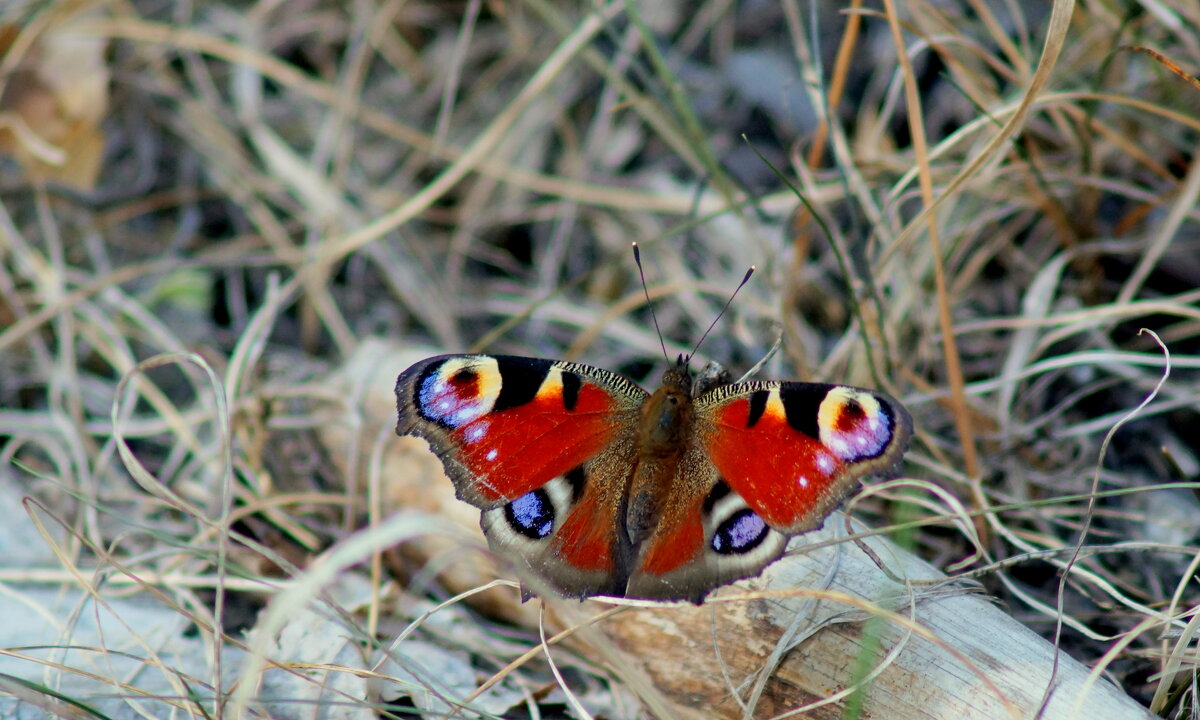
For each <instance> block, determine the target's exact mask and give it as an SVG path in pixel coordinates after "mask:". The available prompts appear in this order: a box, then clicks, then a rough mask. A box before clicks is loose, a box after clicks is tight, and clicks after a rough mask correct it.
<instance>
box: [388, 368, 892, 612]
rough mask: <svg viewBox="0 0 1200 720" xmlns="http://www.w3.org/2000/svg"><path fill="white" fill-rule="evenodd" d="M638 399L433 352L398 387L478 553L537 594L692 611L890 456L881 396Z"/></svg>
mask: <svg viewBox="0 0 1200 720" xmlns="http://www.w3.org/2000/svg"><path fill="white" fill-rule="evenodd" d="M692 384H693V383H692V377H691V375H690V373H689V371H688V369H687V365H686V363H685V362H684V361H683V359H682V358H681V359H680V362H679V363H678V364H677V365H676V366H675V367H673V368H671V369H670V370H668V371H667V373H666V374H665V375H664V377H663V383H662V387H661V388H659V389H658V390H657V391H656V392H655V393H653V394H647V393H646V392H645V391H644V390H642V389H641V388H638V387H637V386H636V385H634V384H633V383H632V382H630V381H628V380H626V379H625V378H623V377H621V376H619V375H616V374H614V373H609V372H607V371H604V370H600V369H597V368H592V367H589V366H586V365H578V364H575V363H567V362H561V361H550V360H540V359H536V358H519V357H511V356H488V355H446V356H439V357H436V358H430V359H428V360H425V361H422V362H420V363H417V364H416V365H414V366H413V367H411V368H409V369H408V370H406V371H405V372H404V373H403V374H401V376H400V377H399V378H398V380H397V384H396V394H397V407H398V409H399V424H398V425H397V432H399V433H401V434H413V435H418V436H421V437H424V438H425V439H427V440H428V441H429V442H430V444H431V446H432V447H433V449H434V451H435V452H436V453H437V454H438V455H439V456H440V457H441V458H442V461H443V464H444V466H445V468H446V472H447V474H448V475H449V476H450V478H451V479H452V480H453V481H454V483H455V487H456V489H457V492H458V496H459V497H460V498H461V499H463V500H464V501H466V502H469V503H471V504H473V505H475V506H477V507H479V508H480V509H481V510H482V511H483V512H482V517H481V525H482V527H483V529H484V533H485V534H486V535H487V537H488V541H489V544H490V545H491V547H492V549H493V550H494V551H496V552H497V553H498V554H501V555H503V556H505V557H508V558H509V559H510V560H512V561H513V562H514V564H515V565H516V567H517V569H518V571H519V572H520V574H521V575H522V578H523V580H525V581H526V582H527V583H528V586H529V587H530V588H532V589H533V590H535V591H546V590H552V591H555V592H558V593H560V594H563V595H569V596H576V597H587V596H591V595H616V596H624V597H638V598H651V599H666V600H690V601H693V602H699V601H700V600H701V599H703V597H704V596H705V595H706V594H707V593H708V592H709V591H710V590H711V589H712V588H714V587H716V586H718V585H721V584H724V583H728V582H731V581H733V580H736V579H738V578H741V577H746V576H749V575H755V574H757V573H758V572H760V571H761V569H762V568H763V567H764V566H765V565H766V564H768V563H770V562H771V561H773V560H775V559H776V558H777V557H778V556H779V555H780V554H781V553H782V552H783V548H784V546H785V544H786V540H787V536H788V535H792V534H796V533H801V532H805V531H807V530H811V529H813V528H815V527H817V526H819V525H820V524H821V521H822V520H823V519H824V517H825V516H826V515H827V514H828V513H829V512H830V511H831V510H832V509H833V507H834V506H836V504H837V503H838V502H840V500H841V499H842V498H843V497H844V496H845V495H846V494H847V493H848V492H849V491H851V490H852V489H853V488H854V486H856V485H857V484H858V480H859V478H861V477H862V476H864V475H867V474H873V473H883V472H887V471H889V470H890V469H891V468H892V467H893V466H894V465H895V464H896V463H897V462H898V461H899V459H900V457H901V455H902V453H903V450H904V447H905V446H906V445H907V442H908V438H909V435H910V433H911V420H910V419H909V417H908V414H907V412H905V411H904V408H903V407H902V406H900V404H899V403H897V402H896V401H895V400H892V399H891V398H890V397H888V396H886V395H884V394H882V393H876V392H873V391H869V390H862V389H859V388H850V387H847V386H840V385H817V384H809V383H780V382H749V383H739V384H721V383H720V382H711V381H710V382H707V383H706V386H705V387H704V388H703V390H702V392H701V393H700V394H699V395H696V396H693V393H692Z"/></svg>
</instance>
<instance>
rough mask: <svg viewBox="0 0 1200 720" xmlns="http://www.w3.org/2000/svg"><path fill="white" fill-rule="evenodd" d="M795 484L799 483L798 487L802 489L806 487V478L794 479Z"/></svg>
mask: <svg viewBox="0 0 1200 720" xmlns="http://www.w3.org/2000/svg"><path fill="white" fill-rule="evenodd" d="M796 482H797V483H799V484H800V487H802V488H806V487H808V478H806V477H804V476H803V475H801V476H800V477H798V478H796Z"/></svg>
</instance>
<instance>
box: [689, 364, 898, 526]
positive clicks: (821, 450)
mask: <svg viewBox="0 0 1200 720" xmlns="http://www.w3.org/2000/svg"><path fill="white" fill-rule="evenodd" d="M696 417H697V436H698V441H699V443H700V444H701V446H702V447H703V448H704V450H705V453H706V454H707V455H708V457H709V459H710V460H712V463H713V465H714V466H716V468H717V471H718V472H719V473H720V474H721V477H722V478H723V479H724V480H725V481H726V482H727V483H728V484H729V487H730V488H732V490H733V491H734V492H736V493H737V494H738V495H740V496H741V497H742V498H743V499H744V500H745V501H746V504H747V505H749V507H750V509H752V510H753V511H754V512H755V513H757V514H758V515H759V516H760V517H761V518H762V519H763V521H764V522H766V524H767V525H769V526H770V527H772V528H774V529H775V530H778V531H780V532H783V533H787V534H789V535H794V534H797V533H802V532H807V531H809V530H813V529H815V528H817V527H820V525H821V523H822V522H823V521H824V519H825V516H827V515H828V514H829V513H830V512H832V511H833V509H834V508H835V507H836V506H837V504H838V503H839V502H841V501H842V499H843V498H844V497H845V496H846V495H847V494H849V493H850V491H852V490H853V489H854V488H855V487H857V486H858V481H859V480H860V479H862V478H863V477H865V476H867V475H876V474H885V473H888V472H890V471H891V470H892V469H893V468H894V467H895V466H896V465H897V464H898V463H899V462H900V459H901V457H902V456H903V455H904V451H905V450H906V449H907V448H908V440H909V438H910V437H911V436H912V418H911V417H910V416H909V414H908V411H907V410H905V409H904V406H903V405H901V404H900V403H898V402H896V400H894V399H893V398H892V397H891V396H889V395H887V394H886V393H882V392H879V391H875V390H865V389H863V388H856V387H850V386H848V385H823V384H819V383H799V382H752V383H739V384H735V385H726V386H724V387H719V388H717V389H715V390H713V391H712V392H709V393H707V394H705V395H702V396H701V397H699V398H697V399H696Z"/></svg>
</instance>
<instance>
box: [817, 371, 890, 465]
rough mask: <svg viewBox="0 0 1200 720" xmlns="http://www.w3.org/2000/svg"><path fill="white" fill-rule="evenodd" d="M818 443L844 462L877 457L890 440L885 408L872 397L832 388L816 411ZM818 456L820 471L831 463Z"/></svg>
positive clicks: (849, 389)
mask: <svg viewBox="0 0 1200 720" xmlns="http://www.w3.org/2000/svg"><path fill="white" fill-rule="evenodd" d="M817 426H818V429H819V432H820V436H821V442H822V443H824V444H825V446H826V447H828V448H829V449H830V450H832V451H833V454H834V455H835V456H837V458H838V459H840V460H842V461H844V462H854V461H857V460H867V459H870V458H873V457H878V456H879V455H880V454H881V453H882V452H883V451H884V450H886V449H887V448H888V444H889V442H890V441H891V439H892V433H893V431H892V418H891V415H890V412H889V410H888V408H887V407H886V406H885V405H883V404H882V403H880V402H879V400H878V399H876V398H875V397H874V396H872V395H871V394H869V393H866V392H863V391H861V390H856V389H855V388H849V387H835V388H832V389H831V390H830V391H829V392H828V393H827V394H826V395H825V399H824V400H822V401H821V407H820V409H819V410H818V411H817ZM823 460H824V458H820V457H819V458H818V459H817V463H818V466H819V467H821V469H822V470H824V469H825V466H826V465H832V463H831V462H830V461H828V460H825V461H824V462H822V461H823Z"/></svg>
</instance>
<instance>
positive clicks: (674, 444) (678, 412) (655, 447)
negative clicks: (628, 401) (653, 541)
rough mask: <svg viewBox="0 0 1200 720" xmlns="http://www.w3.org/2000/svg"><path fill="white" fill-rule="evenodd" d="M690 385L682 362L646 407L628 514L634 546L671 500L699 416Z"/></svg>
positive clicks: (646, 403) (685, 367) (672, 370)
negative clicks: (671, 490) (673, 486)
mask: <svg viewBox="0 0 1200 720" xmlns="http://www.w3.org/2000/svg"><path fill="white" fill-rule="evenodd" d="M691 385H692V378H691V375H690V374H689V373H688V370H687V366H686V365H685V364H684V363H682V362H681V363H679V364H677V365H676V366H675V367H673V368H671V369H670V370H668V371H667V372H666V374H665V375H664V376H663V383H662V387H660V388H659V389H658V390H657V391H656V392H655V393H654V394H653V395H651V396H650V397H649V398H648V399H647V400H646V402H645V403H644V404H643V405H642V416H641V424H640V426H639V428H638V435H637V443H638V455H637V467H636V468H635V469H634V472H633V476H632V478H631V479H630V487H629V493H628V495H627V498H628V505H627V506H626V512H625V525H626V527H625V530H626V534H627V536H628V537H629V541H630V542H631V543H632V544H633V545H634V546H636V545H638V544H639V543H640V542H641V541H642V540H643V539H645V538H646V536H647V535H649V534H650V532H651V531H652V530H653V529H654V528H655V526H657V525H658V521H659V517H660V516H661V515H662V509H663V507H664V506H665V505H666V503H667V502H668V501H669V495H670V489H671V485H672V481H673V479H674V478H675V475H676V473H677V472H678V469H679V460H680V458H681V457H682V456H683V454H684V452H685V450H686V449H687V442H688V438H690V437H691V430H692V422H693V419H694V413H695V411H694V408H693V406H692V397H691Z"/></svg>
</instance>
